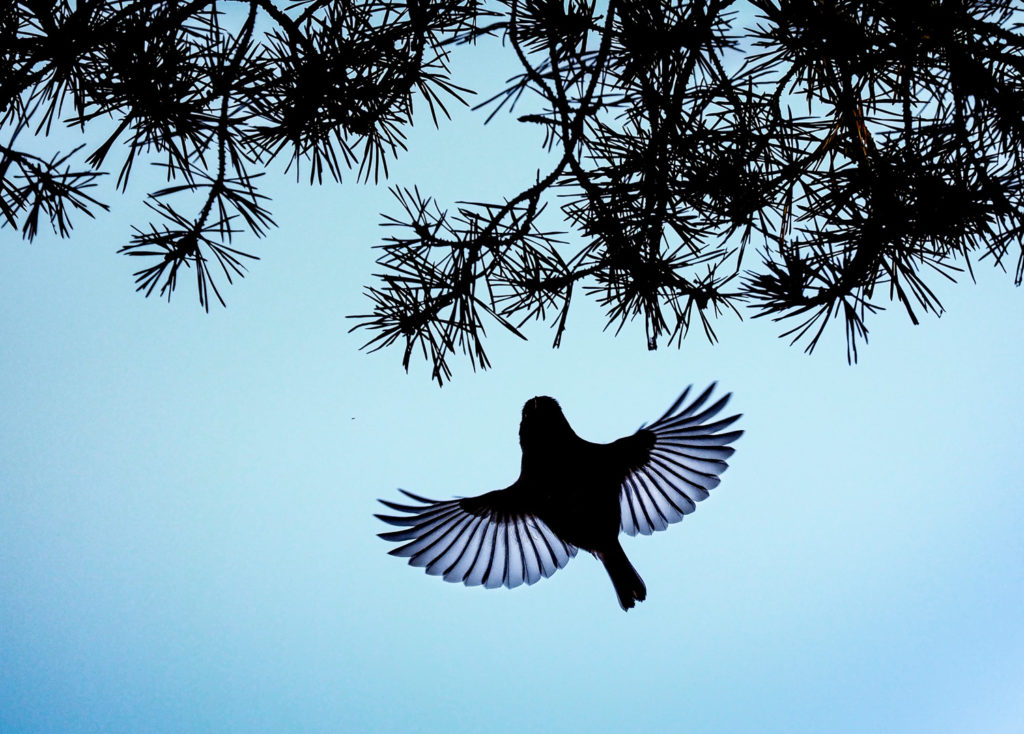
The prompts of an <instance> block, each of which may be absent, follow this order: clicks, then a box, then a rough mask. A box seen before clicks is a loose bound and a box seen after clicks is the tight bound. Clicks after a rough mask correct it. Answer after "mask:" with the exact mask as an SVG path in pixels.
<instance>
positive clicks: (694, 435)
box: [617, 384, 743, 535]
mask: <svg viewBox="0 0 1024 734" xmlns="http://www.w3.org/2000/svg"><path fill="white" fill-rule="evenodd" d="M691 387H692V385H691ZM714 387H715V385H714V384H712V385H711V386H710V387H708V389H707V390H705V391H704V392H703V393H701V394H700V395H699V396H698V397H697V398H695V399H694V400H693V402H691V403H690V404H688V405H685V404H684V403H685V402H686V398H687V396H688V395H689V394H690V388H689V387H688V388H686V390H684V391H683V394H682V395H680V396H679V398H678V399H677V400H676V401H675V402H674V403H673V404H672V407H671V408H669V409H668V410H667V411H666V412H665V415H663V416H661V418H659V419H658V420H656V421H654V423H652V424H651V425H649V426H647V427H645V428H641V429H640V430H639V431H637V432H636V433H635V434H633V435H632V436H629V437H628V438H625V439H620V441H621V443H622V444H623V446H624V447H625V448H628V449H630V450H631V453H632V455H633V458H632V460H631V461H629V464H630V466H631V469H630V471H629V473H628V474H627V475H626V478H625V480H623V482H622V487H621V489H620V491H619V509H620V510H621V517H622V520H621V526H622V530H623V531H624V532H626V533H628V534H629V535H636V534H637V533H641V534H643V535H650V534H651V533H652V532H653V531H655V530H664V529H665V528H667V527H668V526H669V525H670V524H671V523H674V522H679V521H680V520H682V519H683V516H684V515H688V514H690V513H691V512H693V511H694V509H695V503H697V502H700V501H701V500H702V499H704V498H705V497H707V496H708V490H711V489H714V488H715V487H717V486H718V482H719V481H720V480H719V479H718V475H719V474H721V473H722V472H724V471H725V470H726V467H728V464H726V462H725V460H726V459H728V458H729V457H730V456H731V455H732V453H733V451H734V450H735V449H732V448H730V447H729V446H728V444H730V443H732V442H733V441H735V440H736V439H737V438H739V437H740V436H742V435H743V431H725V429H726V428H728V427H729V426H731V425H732V424H733V423H735V422H736V421H737V420H739V418H740V416H739V415H734V416H730V417H728V418H722V419H720V420H713V419H714V417H715V416H716V415H718V414H719V413H720V412H721V411H722V409H723V408H724V407H725V404H726V403H728V402H729V398H730V397H732V395H731V393H729V394H726V395H725V396H723V397H721V398H719V399H718V400H717V401H715V402H714V403H712V404H711V405H709V406H707V407H704V406H705V404H706V403H707V402H708V399H709V398H710V396H711V391H712V390H713V389H714ZM617 443H619V442H617Z"/></svg>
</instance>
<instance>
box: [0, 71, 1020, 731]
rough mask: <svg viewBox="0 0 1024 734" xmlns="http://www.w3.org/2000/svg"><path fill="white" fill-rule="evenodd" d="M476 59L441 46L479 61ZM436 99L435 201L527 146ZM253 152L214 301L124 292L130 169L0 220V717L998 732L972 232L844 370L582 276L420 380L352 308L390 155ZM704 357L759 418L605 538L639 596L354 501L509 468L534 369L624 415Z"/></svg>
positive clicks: (588, 424)
mask: <svg viewBox="0 0 1024 734" xmlns="http://www.w3.org/2000/svg"><path fill="white" fill-rule="evenodd" d="M479 53H481V54H483V56H482V58H484V59H487V58H488V56H487V54H486V52H479ZM470 55H471V56H472V52H471V54H470ZM480 58H481V56H477V57H476V59H477V61H476V62H475V63H473V64H470V65H469V67H468V68H467V69H466V72H465V74H466V76H460V78H461V79H464V80H468V83H469V84H470V85H471V86H472V85H474V84H475V85H476V86H477V88H478V89H480V90H481V91H486V90H487V89H493V88H494V87H493V80H494V75H495V72H494V67H493V66H489V65H488V64H489V62H488V63H481V62H480V61H479V59H480ZM494 63H498V62H497V61H495V62H494ZM454 117H455V119H454V121H453V122H452V123H450V124H447V125H444V126H443V127H442V129H441V130H440V131H434V130H432V129H429V128H428V127H427V126H425V125H424V126H421V127H419V128H417V129H416V130H415V132H414V134H413V135H412V136H411V139H410V152H409V154H407V155H406V156H404V157H403V158H402V159H400V161H399V162H398V163H396V164H395V165H394V166H393V169H392V174H393V175H392V178H391V183H394V184H402V185H413V184H418V185H419V186H420V187H421V190H422V191H424V192H425V193H431V194H434V195H436V196H437V197H438V198H439V199H440V201H441V202H442V203H443V204H445V205H451V204H452V203H453V202H454V201H456V200H458V199H476V200H480V199H484V198H487V197H492V198H500V196H501V195H502V193H513V192H514V191H516V190H518V189H516V187H517V186H520V185H528V184H529V183H530V182H531V181H532V179H533V177H534V175H535V172H536V169H537V167H538V166H543V163H544V159H543V156H542V155H538V153H537V145H538V142H539V141H538V139H537V137H536V134H535V133H536V131H535V130H529V129H526V127H525V126H520V125H516V124H515V123H514V122H512V121H509V120H505V119H502V118H499V119H498V120H496V121H495V123H494V124H492V125H490V126H487V127H483V126H482V124H481V123H482V119H483V116H482V115H481V114H479V113H472V112H469V111H468V110H461V111H457V112H456V114H454ZM272 178H273V180H272V181H271V190H270V192H271V193H272V194H273V196H274V202H273V205H272V206H273V210H274V213H275V216H276V218H277V220H278V222H279V224H280V227H279V228H278V229H277V230H275V231H273V232H272V233H271V237H270V238H268V239H267V240H265V241H263V242H257V243H250V242H240V243H239V244H240V246H242V247H250V248H251V249H253V250H256V251H257V252H258V254H260V255H261V256H262V258H263V259H262V260H261V261H260V262H258V263H255V265H254V266H253V268H252V270H251V274H250V276H249V277H248V278H246V279H245V280H244V281H242V282H241V283H240V284H237V285H235V286H233V287H229V288H228V289H227V291H226V295H227V298H228V301H229V307H228V308H227V309H220V308H217V309H215V310H213V311H212V312H211V313H210V314H204V313H203V312H201V310H200V309H199V307H198V305H197V303H196V299H195V297H194V292H193V291H192V290H191V289H190V288H189V287H188V285H187V284H183V285H182V287H181V288H180V289H179V292H178V293H177V294H176V295H175V297H174V299H173V301H172V303H171V304H170V305H168V304H167V303H165V302H163V301H160V300H156V299H150V300H145V299H143V298H142V297H141V296H139V295H137V294H135V293H134V292H133V289H132V281H131V272H132V270H133V269H134V268H135V266H136V265H137V262H133V261H132V260H130V259H128V258H125V257H123V256H119V255H116V254H115V250H116V249H117V247H118V246H120V245H121V244H122V243H124V242H125V241H127V239H128V237H129V236H130V223H136V224H140V223H142V221H144V220H143V216H144V215H143V214H142V213H141V208H140V206H139V205H138V203H137V202H136V201H135V200H133V199H131V198H123V199H122V198H119V197H116V196H115V195H113V194H112V193H110V192H109V191H108V199H109V200H113V201H112V203H114V205H115V206H114V210H113V212H112V214H110V215H109V216H106V217H103V218H101V219H100V220H99V221H96V222H91V221H87V220H82V219H79V220H78V224H79V226H78V227H77V228H76V230H75V236H74V238H73V239H72V240H70V241H59V240H56V239H54V238H48V237H41V238H40V239H39V240H38V241H37V242H36V243H34V244H31V245H29V244H27V243H23V242H21V241H20V240H19V239H18V237H17V236H16V235H15V234H14V233H12V232H11V230H9V229H4V230H0V242H2V243H3V244H2V247H0V732H3V733H4V734H29V733H36V732H38V733H40V734H42V733H44V732H46V733H52V732H68V733H69V734H71V733H74V734H77V733H79V732H82V733H84V732H104V733H107V734H120V733H124V734H138V733H139V732H154V733H162V732H167V733H169V734H170V733H175V734H177V733H180V732H217V733H221V732H223V733H229V732H240V733H242V732H244V733H249V732H253V733H256V732H267V733H275V734H278V733H280V732H363V731H379V732H451V731H485V732H522V731H559V732H567V733H573V732H591V731H619V732H640V731H687V732H707V733H709V734H710V733H713V732H723V733H735V732H758V733H759V734H769V733H772V732H794V731H796V732H800V731H805V732H828V733H830V734H842V733H845V732H849V733H850V734H862V733H863V732H871V731H878V732H886V734H903V733H906V734H917V733H921V734H924V733H927V734H941V733H944V732H949V733H950V734H972V733H975V732H976V733H978V734H1016V733H1019V732H1020V731H1021V726H1022V723H1021V722H1024V696H1022V695H1021V692H1022V691H1024V623H1022V621H1021V620H1024V534H1022V531H1021V528H1022V524H1024V492H1022V491H1021V490H1022V483H1024V482H1022V477H1024V451H1022V450H1021V435H1022V433H1024V417H1022V408H1024V381H1022V380H1021V375H1020V365H1021V364H1022V363H1024V321H1022V316H1024V302H1022V300H1021V292H1020V290H1019V289H1016V288H1014V287H1013V284H1012V279H1011V277H1010V276H1008V275H1006V274H1004V273H1001V272H998V271H993V270H991V269H990V268H989V267H988V266H987V265H985V264H981V265H980V266H977V267H976V270H975V272H976V273H977V275H978V283H977V285H974V284H971V283H970V282H968V283H966V284H963V285H960V286H957V287H940V289H939V292H940V293H941V294H942V296H943V298H944V303H945V305H946V307H947V309H948V312H947V313H946V314H945V315H944V316H943V317H942V318H941V319H934V318H927V319H925V320H924V321H923V323H922V324H921V325H920V326H917V327H914V326H912V325H911V324H910V323H909V321H908V320H907V319H906V317H905V316H904V315H903V314H902V313H901V312H900V309H899V307H893V308H890V309H889V310H888V311H886V312H885V313H883V314H881V315H880V316H879V317H876V318H874V319H873V320H872V321H871V322H869V327H870V328H871V343H870V345H869V346H868V347H866V348H863V349H862V350H861V361H860V363H859V364H858V365H856V366H852V367H851V366H848V365H847V364H846V360H845V352H844V349H843V345H842V328H841V325H840V324H835V328H834V329H833V330H832V333H831V335H830V337H829V338H827V339H826V340H825V342H824V343H823V344H822V346H821V347H820V349H819V351H817V352H816V353H815V354H814V355H812V356H810V357H808V356H806V355H804V354H803V353H802V350H801V349H800V348H794V347H789V346H787V344H786V343H785V342H784V341H781V340H779V339H777V338H776V335H777V333H778V331H779V329H778V327H777V326H775V325H773V324H771V323H770V322H765V321H762V320H757V321H752V320H750V319H749V318H747V319H746V320H745V321H743V322H740V321H738V320H737V319H735V318H733V319H725V320H722V321H721V322H720V323H719V332H720V337H721V343H720V344H718V345H716V346H713V347H712V346H709V345H708V344H707V343H706V342H704V341H703V340H702V339H703V338H702V337H701V336H700V335H699V334H697V333H694V334H693V335H692V336H691V338H690V339H689V340H688V341H687V342H686V344H685V345H684V346H683V348H682V349H681V350H675V349H667V350H664V351H659V352H654V353H650V352H647V351H646V350H645V349H644V343H643V336H642V331H641V328H639V327H638V328H631V329H630V328H627V329H626V330H624V332H623V334H622V335H620V336H619V337H617V338H616V337H613V336H612V335H611V334H610V333H602V326H603V321H602V317H601V314H600V312H599V310H598V309H597V307H596V306H595V305H594V304H593V303H590V302H587V301H586V299H585V297H583V296H582V295H580V296H578V297H577V302H576V309H575V311H574V312H573V313H572V315H571V316H570V322H569V331H568V333H567V335H566V337H565V339H564V342H563V344H564V345H563V347H562V348H561V349H560V350H557V351H554V350H552V349H551V348H550V339H551V336H552V333H551V332H550V331H549V330H548V329H547V327H546V326H543V325H539V324H535V325H533V326H531V327H529V329H528V334H529V336H530V337H531V340H530V341H529V342H528V343H522V342H519V341H518V340H516V339H514V338H510V337H508V336H506V335H504V334H501V333H500V329H499V328H498V327H497V326H495V327H494V328H492V329H490V333H491V334H492V336H493V337H494V338H493V339H492V340H491V341H490V342H489V346H490V347H491V356H492V358H493V361H494V363H495V368H494V369H492V370H490V371H487V372H476V373H474V372H472V371H471V370H470V369H469V366H468V364H467V363H466V362H464V361H458V360H456V361H455V363H454V366H455V370H456V372H455V378H454V381H453V382H452V384H450V385H447V386H445V387H444V388H443V389H438V388H437V387H436V385H434V384H432V383H431V382H430V379H429V369H428V367H427V365H425V364H424V363H422V362H419V363H416V364H415V365H414V366H413V369H412V370H411V372H410V374H408V375H407V374H405V373H404V372H403V371H402V369H401V366H400V357H401V354H400V352H398V351H391V352H384V353H378V354H374V355H366V354H364V353H361V352H359V351H358V347H359V345H360V344H361V343H362V341H364V340H365V338H366V335H365V334H363V333H358V332H357V333H355V334H350V333H348V330H349V328H350V327H351V326H352V323H353V322H352V321H350V320H348V319H346V318H345V317H346V315H348V314H352V313H361V312H363V311H365V310H366V308H367V307H368V305H367V304H368V302H367V301H366V300H365V299H364V297H363V296H362V295H361V288H362V286H363V285H365V284H367V283H368V282H369V276H370V274H371V273H372V272H373V271H374V266H373V258H374V253H373V251H372V250H371V245H373V244H375V243H376V242H378V241H379V238H380V237H381V230H380V228H379V226H378V225H379V222H380V219H379V217H378V216H377V214H376V213H377V212H382V211H383V212H395V211H396V207H395V205H394V203H393V200H392V199H391V197H390V195H389V194H388V192H387V190H386V187H384V186H379V187H373V186H360V185H358V184H356V183H355V181H354V176H353V177H350V178H351V179H352V180H350V181H346V182H345V184H344V185H341V186H338V185H325V186H323V187H321V188H310V187H308V186H306V185H305V184H296V183H294V181H293V177H292V176H291V175H286V174H279V175H276V176H274V177H272ZM144 184H145V182H144V181H142V180H141V179H140V186H144ZM142 190H144V189H141V188H140V189H137V191H142ZM136 198H138V197H136ZM713 380H718V381H719V384H720V386H721V388H722V389H724V390H727V391H731V392H733V393H734V398H733V402H732V404H731V407H732V408H735V409H736V410H737V411H740V412H743V413H744V417H743V419H742V423H741V425H740V427H742V428H743V429H745V430H746V432H747V433H746V435H745V436H744V437H743V438H742V439H741V440H740V441H739V442H738V443H737V453H736V454H735V456H734V457H733V459H732V461H731V467H730V469H729V470H728V471H727V472H726V474H725V475H724V480H723V482H722V484H721V486H720V487H719V488H718V489H716V490H715V491H714V492H713V493H712V496H711V497H710V498H709V499H708V500H707V501H706V502H704V503H702V504H701V505H700V506H699V507H698V510H697V512H696V513H694V514H693V515H691V516H689V517H688V518H687V519H686V520H685V521H684V522H683V523H681V524H679V525H674V526H672V527H671V528H670V529H669V530H668V531H667V532H664V533H658V534H656V535H654V536H652V537H640V538H636V539H633V538H628V537H627V538H624V540H623V545H624V547H625V549H626V551H627V553H628V554H629V555H630V557H631V559H632V560H633V563H634V565H635V566H636V568H637V570H638V571H639V572H640V574H641V575H642V576H643V578H644V580H645V581H646V583H647V588H648V599H647V601H646V602H644V603H643V604H640V605H638V607H637V608H636V609H634V610H632V611H630V612H629V613H628V614H624V613H623V612H622V611H621V609H620V608H619V606H618V604H617V603H616V601H615V596H614V593H613V590H612V587H611V584H610V583H609V581H608V579H607V577H606V576H605V573H604V571H603V569H602V568H601V566H600V564H599V563H598V562H597V561H595V560H594V559H593V558H591V557H590V556H589V555H587V554H585V553H581V554H580V555H579V556H578V557H577V558H576V559H575V560H574V561H572V562H571V563H570V564H569V566H568V567H567V568H566V569H564V570H562V571H559V572H558V573H557V574H556V575H555V576H554V577H552V578H551V579H546V580H543V581H541V582H540V583H538V584H537V585H535V586H533V587H529V588H527V587H520V588H518V589H515V590H512V591H508V590H504V589H502V590H494V591H486V590H483V589H481V588H465V587H462V586H457V585H453V584H446V583H443V582H442V581H441V580H439V579H437V578H433V577H428V576H426V575H425V574H423V573H422V571H421V570H419V569H413V568H410V567H408V566H407V565H405V563H404V560H403V559H397V558H392V557H389V556H388V555H387V554H386V550H387V549H388V547H389V546H388V544H386V543H385V542H384V541H382V540H380V539H379V538H377V537H376V535H375V534H376V533H377V532H379V531H381V530H384V529H385V527H384V526H383V525H382V524H381V523H379V522H378V521H377V520H376V519H375V518H373V516H372V513H373V512H375V511H377V510H378V509H379V506H378V505H377V503H376V499H377V498H378V497H384V498H395V497H396V495H397V489H396V488H397V487H399V486H401V487H405V488H408V489H410V490H412V491H415V492H419V493H422V494H425V495H427V496H435V497H448V496H453V495H469V494H476V493H479V492H483V491H487V490H490V489H496V488H499V487H503V486H506V485H507V484H509V483H510V482H511V481H512V480H513V479H515V477H516V475H517V473H518V462H519V449H518V444H517V430H518V420H519V411H520V409H521V406H522V403H523V402H524V401H525V400H526V399H527V398H529V397H531V396H533V395H537V394H547V395H552V396H554V397H556V398H557V399H558V400H559V401H560V402H561V404H562V407H563V409H564V410H565V413H566V415H567V416H568V418H569V420H570V421H571V423H572V424H573V426H574V427H575V428H576V430H577V431H578V432H579V433H580V434H581V435H582V436H584V437H585V438H590V439H592V440H611V439H613V438H616V437H618V436H620V435H624V434H626V433H630V432H632V431H633V430H635V429H636V428H637V427H638V426H639V425H640V424H641V423H643V422H645V421H650V420H652V419H654V418H656V417H657V416H658V415H660V414H661V412H662V411H663V410H664V409H665V408H666V407H667V406H668V405H669V404H670V403H671V402H672V401H673V399H674V398H675V397H676V396H677V395H678V393H679V392H680V391H681V390H682V389H683V388H684V387H685V386H686V385H688V384H690V383H695V384H697V385H698V386H703V385H705V384H707V383H708V382H710V381H713Z"/></svg>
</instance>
